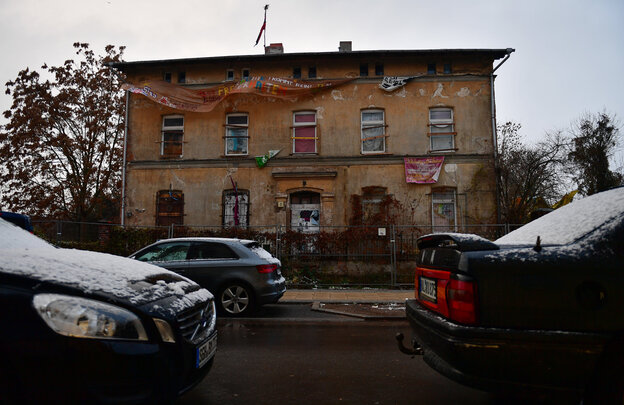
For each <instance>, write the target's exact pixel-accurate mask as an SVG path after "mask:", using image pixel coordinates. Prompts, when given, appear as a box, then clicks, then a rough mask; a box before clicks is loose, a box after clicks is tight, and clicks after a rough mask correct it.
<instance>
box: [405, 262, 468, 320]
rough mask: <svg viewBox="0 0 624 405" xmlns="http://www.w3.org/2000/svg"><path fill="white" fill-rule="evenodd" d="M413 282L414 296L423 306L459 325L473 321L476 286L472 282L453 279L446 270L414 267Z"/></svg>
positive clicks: (453, 276)
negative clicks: (414, 275)
mask: <svg viewBox="0 0 624 405" xmlns="http://www.w3.org/2000/svg"><path fill="white" fill-rule="evenodd" d="M421 283H423V285H422V286H421ZM414 285H415V289H416V291H415V293H416V299H417V300H418V302H420V303H421V304H422V305H423V306H424V307H426V308H429V309H431V310H432V311H435V312H437V313H439V314H440V315H442V316H444V317H446V318H448V319H450V320H452V321H455V322H458V323H461V324H466V325H473V324H476V323H477V304H476V302H477V287H476V283H475V282H474V281H471V280H467V279H461V280H460V279H457V278H456V276H455V275H452V274H451V272H450V271H444V270H432V269H427V268H422V267H418V268H416V278H415V280H414ZM421 290H422V291H421Z"/></svg>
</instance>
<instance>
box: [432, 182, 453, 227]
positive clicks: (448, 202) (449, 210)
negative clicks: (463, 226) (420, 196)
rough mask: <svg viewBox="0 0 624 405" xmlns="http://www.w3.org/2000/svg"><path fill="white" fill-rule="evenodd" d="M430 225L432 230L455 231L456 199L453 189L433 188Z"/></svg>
mask: <svg viewBox="0 0 624 405" xmlns="http://www.w3.org/2000/svg"><path fill="white" fill-rule="evenodd" d="M431 225H432V226H433V231H434V232H445V231H455V230H456V228H457V201H456V195H455V190H448V189H443V190H434V191H433V192H432V194H431Z"/></svg>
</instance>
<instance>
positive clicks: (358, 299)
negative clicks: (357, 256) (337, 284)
mask: <svg viewBox="0 0 624 405" xmlns="http://www.w3.org/2000/svg"><path fill="white" fill-rule="evenodd" d="M411 298H414V290H381V289H364V290H356V289H349V290H347V289H345V290H329V289H323V290H318V289H313V290H296V289H287V290H286V293H284V296H283V297H282V298H281V299H280V300H279V302H280V303H313V302H320V303H405V300H406V299H411Z"/></svg>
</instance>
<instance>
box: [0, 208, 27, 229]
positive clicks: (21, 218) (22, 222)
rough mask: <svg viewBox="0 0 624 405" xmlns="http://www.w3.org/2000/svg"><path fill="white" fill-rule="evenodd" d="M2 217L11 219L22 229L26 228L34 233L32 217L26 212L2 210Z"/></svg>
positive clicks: (0, 215)
mask: <svg viewBox="0 0 624 405" xmlns="http://www.w3.org/2000/svg"><path fill="white" fill-rule="evenodd" d="M0 218H2V219H4V220H5V221H9V222H11V223H13V224H15V225H17V226H19V227H20V228H22V229H26V230H27V231H28V232H30V233H33V232H34V229H33V226H32V222H31V221H30V217H29V216H28V215H24V214H18V213H15V212H7V211H0Z"/></svg>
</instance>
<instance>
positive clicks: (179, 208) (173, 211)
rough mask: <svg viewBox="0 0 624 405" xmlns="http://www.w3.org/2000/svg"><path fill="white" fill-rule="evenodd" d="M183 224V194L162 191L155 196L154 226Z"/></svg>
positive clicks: (177, 191)
mask: <svg viewBox="0 0 624 405" xmlns="http://www.w3.org/2000/svg"><path fill="white" fill-rule="evenodd" d="M182 224H184V194H183V193H182V192H181V191H180V190H163V191H159V192H158V193H157V195H156V225H157V226H170V225H182Z"/></svg>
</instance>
